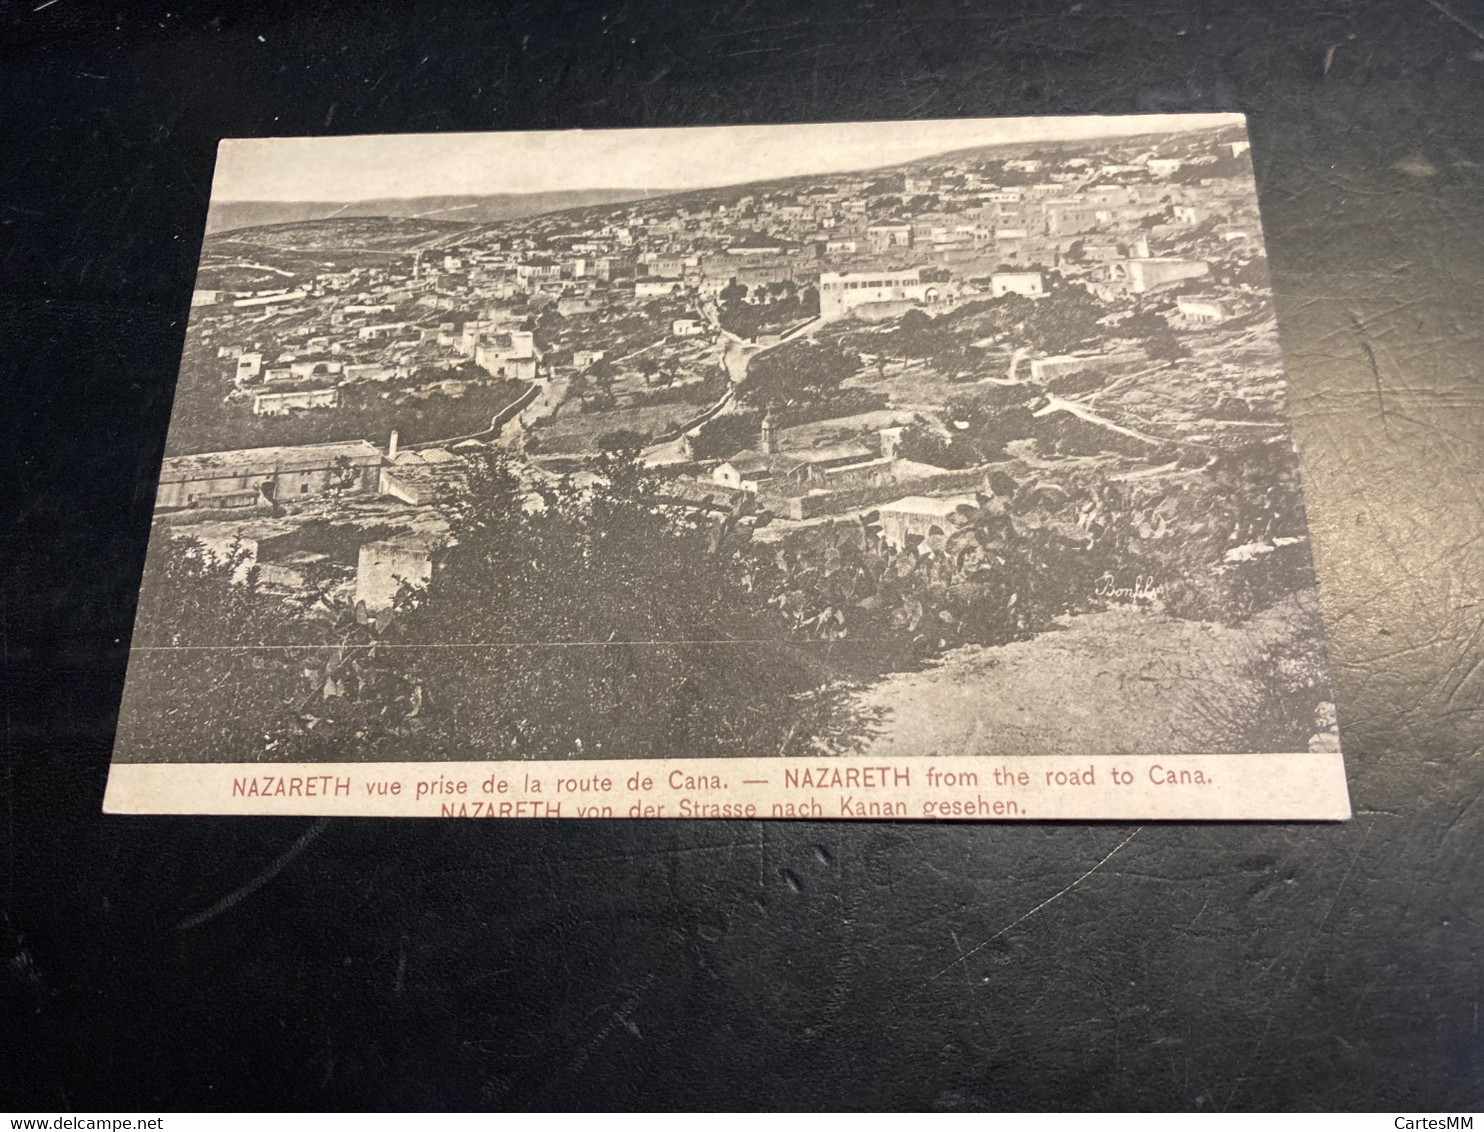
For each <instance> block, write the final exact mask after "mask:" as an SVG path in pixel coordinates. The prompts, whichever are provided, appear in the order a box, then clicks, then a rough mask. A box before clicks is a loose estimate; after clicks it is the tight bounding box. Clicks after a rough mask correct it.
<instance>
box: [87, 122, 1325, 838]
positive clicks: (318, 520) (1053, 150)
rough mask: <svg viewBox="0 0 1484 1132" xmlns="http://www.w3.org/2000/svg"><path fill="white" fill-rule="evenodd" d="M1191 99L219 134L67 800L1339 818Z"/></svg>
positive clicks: (1226, 163) (1264, 423)
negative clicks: (116, 620) (1168, 111)
mask: <svg viewBox="0 0 1484 1132" xmlns="http://www.w3.org/2000/svg"><path fill="white" fill-rule="evenodd" d="M1266 264H1267V261H1266V256H1265V252H1264V247H1263V235H1262V229H1261V224H1260V220H1259V211H1258V200H1257V193H1256V187H1255V183H1254V178H1253V171H1252V165H1251V159H1250V155H1249V151H1248V140H1247V134H1246V129H1245V124H1244V121H1243V119H1242V117H1241V116H1240V115H1221V114H1209V115H1161V116H1138V117H1121V118H1120V117H1076V118H1024V119H1004V120H958V121H915V122H877V123H855V124H849V123H847V124H832V125H806V126H758V127H726V128H707V129H667V130H620V131H596V132H592V131H588V132H583V131H570V132H553V133H520V134H497V133H496V134H439V135H405V136H383V137H339V138H266V139H252V140H229V141H224V142H223V143H222V145H221V148H220V151H219V155H218V161H217V169H216V175H215V181H214V185H213V190H212V199H211V208H210V215H209V220H208V225H207V235H206V238H205V244H204V247H203V249H202V253H201V262H200V270H199V275H198V278H197V281H196V289H195V293H194V298H193V302H192V311H191V320H190V325H189V328H188V330H187V333H186V342H185V349H184V357H183V359H182V363H181V368H180V380H179V386H178V389H177V392H176V399H175V410H174V415H173V418H172V421H171V425H170V432H169V438H168V442H167V446H166V453H165V458H164V465H163V467H162V468H161V472H160V481H159V491H158V496H157V499H156V506H155V525H154V530H153V534H152V537H151V540H150V548H149V555H148V562H147V566H146V569H145V573H144V580H143V585H142V589H141V592H140V599H139V609H138V617H137V623H136V627H135V631H134V638H133V646H132V652H131V656H130V662H129V673H128V682H127V687H126V689H125V694H124V700H123V705H122V709H121V715H120V719H119V727H118V739H117V745H116V748H115V752H114V762H113V767H112V770H111V774H110V778H109V783H108V790H107V797H106V799H105V808H106V809H107V810H108V811H110V812H114V813H212V814H228V813H231V814H322V815H337V814H342V815H405V816H429V817H438V816H442V817H476V818H483V817H564V818H570V817H614V818H621V817H660V818H696V817H701V818H706V817H716V818H737V817H743V818H751V817H759V818H770V817H782V818H846V819H849V818H890V819H916V820H921V819H960V820H962V819H1049V818H1058V819H1067V818H1073V819H1104V818H1125V819H1132V818H1139V819H1147V818H1155V819H1158V818H1181V819H1191V818H1210V819H1253V818H1256V819H1342V818H1345V817H1348V816H1349V801H1348V795H1347V791H1346V784H1345V773H1344V766H1343V763H1342V760H1341V754H1340V745H1339V731H1338V726H1337V722H1336V718H1335V707H1334V697H1333V693H1332V692H1331V687H1330V678H1329V673H1328V670H1327V663H1326V659H1325V650H1324V634H1323V628H1322V624H1321V620H1320V609H1319V601H1318V596H1317V592H1316V588H1315V581H1314V571H1313V566H1312V562H1311V556H1310V545H1309V537H1308V529H1307V526H1306V521H1305V517H1304V505H1303V495H1302V491H1301V486H1300V477H1299V467H1298V460H1297V456H1296V454H1295V449H1294V443H1293V437H1292V434H1291V430H1290V425H1289V419H1288V412H1287V407H1286V403H1285V387H1284V377H1283V363H1282V358H1281V355H1280V353H1279V347H1278V334H1277V325H1276V320H1275V316H1274V311H1273V303H1272V297H1271V295H1270V292H1269V286H1268V276H1267V267H1266Z"/></svg>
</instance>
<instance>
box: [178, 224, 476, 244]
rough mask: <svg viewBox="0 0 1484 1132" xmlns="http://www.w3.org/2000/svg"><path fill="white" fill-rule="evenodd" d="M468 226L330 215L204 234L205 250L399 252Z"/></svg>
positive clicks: (464, 229) (462, 229) (452, 233)
mask: <svg viewBox="0 0 1484 1132" xmlns="http://www.w3.org/2000/svg"><path fill="white" fill-rule="evenodd" d="M468 228H469V225H468V224H461V223H458V222H456V221H452V220H432V219H425V218H422V217H418V218H414V217H410V216H344V215H342V216H333V217H325V218H324V219H319V220H291V221H285V222H281V223H273V224H255V225H253V226H251V227H248V228H229V229H226V230H224V231H220V232H210V233H207V242H206V245H205V248H206V251H208V252H212V251H220V250H229V245H232V244H247V245H252V246H263V247H270V248H278V249H280V250H282V251H304V252H319V251H339V250H343V249H347V248H354V249H357V250H360V251H387V252H403V251H408V250H411V249H415V248H417V247H420V246H422V245H424V244H427V243H429V242H430V241H432V240H437V239H439V238H440V237H443V236H453V235H456V234H458V233H459V232H463V231H466V230H467V229H468Z"/></svg>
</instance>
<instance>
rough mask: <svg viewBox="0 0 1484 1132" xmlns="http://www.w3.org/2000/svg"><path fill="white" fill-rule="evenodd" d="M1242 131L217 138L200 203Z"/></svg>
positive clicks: (1160, 125)
mask: <svg viewBox="0 0 1484 1132" xmlns="http://www.w3.org/2000/svg"><path fill="white" fill-rule="evenodd" d="M1241 123H1242V116H1241V115H1240V114H1139V115H1126V116H1122V117H1093V116H1086V117H1075V118H963V119H941V120H928V121H905V122H847V123H831V124H824V125H793V126H706V127H686V128H680V129H661V130H546V131H531V132H527V133H484V134H462V133H449V134H363V135H358V136H354V137H319V138H226V139H224V140H223V141H222V143H221V146H220V148H219V149H218V150H217V158H216V174H215V177H214V179H213V182H212V199H213V201H216V202H223V201H337V202H338V201H359V200H373V199H377V198H383V197H422V196H464V195H475V194H486V193H488V194H493V193H536V192H556V191H562V190H569V189H660V190H680V189H699V188H712V187H715V186H719V185H735V184H741V183H743V182H750V181H769V180H775V179H777V178H780V177H797V176H802V175H808V174H818V173H839V172H844V171H848V170H853V169H871V168H877V167H879V166H884V165H898V164H901V163H902V162H906V161H914V160H917V159H918V158H922V157H930V156H932V155H933V154H936V153H946V152H948V151H950V150H955V149H966V148H969V147H971V146H981V145H995V144H1002V143H1006V142H1027V141H1064V140H1076V139H1079V138H1088V137H1101V136H1106V135H1111V134H1142V133H1156V132H1160V131H1183V130H1190V129H1202V128H1207V129H1209V128H1211V127H1216V126H1228V125H1240V124H1241Z"/></svg>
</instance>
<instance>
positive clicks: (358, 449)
mask: <svg viewBox="0 0 1484 1132" xmlns="http://www.w3.org/2000/svg"><path fill="white" fill-rule="evenodd" d="M342 459H343V460H347V461H349V462H350V463H351V464H352V465H359V466H365V465H375V464H380V463H381V451H380V450H379V449H378V448H377V447H376V446H375V445H374V444H372V443H371V442H370V441H369V440H337V441H330V442H328V443H325V444H299V445H280V446H277V447H273V448H239V449H235V450H233V451H229V452H201V453H198V454H196V455H194V456H167V457H165V462H164V464H163V465H162V467H161V469H160V482H161V483H182V482H184V481H186V480H192V479H201V478H205V477H210V476H213V475H216V476H248V475H266V474H269V473H272V472H285V471H299V470H307V469H312V468H327V467H330V466H332V465H334V464H335V463H337V462H338V461H340V460H342Z"/></svg>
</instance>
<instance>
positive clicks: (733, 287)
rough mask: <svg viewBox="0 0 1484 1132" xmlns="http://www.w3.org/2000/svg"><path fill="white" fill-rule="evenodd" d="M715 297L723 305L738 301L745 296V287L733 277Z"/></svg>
mask: <svg viewBox="0 0 1484 1132" xmlns="http://www.w3.org/2000/svg"><path fill="white" fill-rule="evenodd" d="M716 297H717V299H718V300H719V301H720V302H721V303H722V304H723V305H728V306H729V305H732V304H735V303H740V302H742V301H743V300H744V299H746V298H747V288H746V287H745V286H743V285H742V284H741V283H738V282H737V281H736V280H735V279H733V280H732V281H731V282H730V283H728V284H727V285H726V286H725V287H723V288H722V289H721V291H720V293H718V294H717V296H716Z"/></svg>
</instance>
